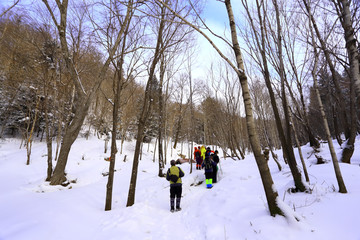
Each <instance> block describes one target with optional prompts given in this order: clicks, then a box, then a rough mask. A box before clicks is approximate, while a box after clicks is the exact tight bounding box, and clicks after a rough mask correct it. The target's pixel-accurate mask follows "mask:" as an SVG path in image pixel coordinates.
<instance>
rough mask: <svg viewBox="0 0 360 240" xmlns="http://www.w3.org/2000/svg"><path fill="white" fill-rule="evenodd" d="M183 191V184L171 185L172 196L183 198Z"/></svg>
mask: <svg viewBox="0 0 360 240" xmlns="http://www.w3.org/2000/svg"><path fill="white" fill-rule="evenodd" d="M181 193H182V185H175V186H171V185H170V198H175V196H176V198H181Z"/></svg>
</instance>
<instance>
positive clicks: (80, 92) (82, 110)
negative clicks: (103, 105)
mask: <svg viewBox="0 0 360 240" xmlns="http://www.w3.org/2000/svg"><path fill="white" fill-rule="evenodd" d="M43 3H44V4H45V6H46V8H47V10H48V11H49V13H50V15H51V17H52V20H53V22H54V24H55V25H56V26H57V28H58V33H59V39H60V44H61V52H62V55H63V59H64V61H65V64H66V68H67V70H68V71H69V74H70V77H71V79H72V82H73V84H74V85H75V89H76V96H77V97H76V98H75V101H74V103H75V114H74V118H73V120H72V121H71V123H70V125H69V127H68V129H67V130H66V131H65V134H64V136H63V142H62V145H61V148H60V153H59V159H58V162H57V164H56V167H55V169H54V174H53V176H52V178H51V182H50V184H51V185H59V184H62V183H63V182H65V181H66V177H65V167H66V164H67V160H68V156H69V152H70V149H71V146H72V144H73V143H74V141H75V140H76V138H77V136H78V134H79V132H80V130H81V126H82V124H83V122H84V119H85V117H86V115H87V112H88V110H89V106H90V103H91V101H92V99H93V98H94V96H95V93H96V91H97V89H98V88H99V86H100V84H101V82H102V81H103V80H104V79H105V74H106V72H107V70H108V68H109V65H110V62H111V60H112V58H113V56H114V54H115V51H116V49H117V48H118V46H119V44H120V40H121V38H122V34H123V32H124V28H125V25H126V24H124V25H123V26H122V27H121V29H120V30H119V32H118V34H117V38H116V40H115V42H114V45H113V46H109V52H108V54H109V55H108V58H107V59H106V61H105V63H104V65H103V67H102V68H101V70H100V72H99V74H98V77H97V81H96V82H95V83H94V84H93V85H92V88H91V89H90V90H89V92H88V93H86V92H85V90H84V88H83V86H82V83H81V79H80V77H79V75H78V72H77V70H76V68H75V64H74V62H73V60H72V57H71V54H70V50H69V47H68V42H67V37H66V26H67V13H68V0H64V1H63V2H60V1H58V2H57V7H58V10H59V12H60V22H58V20H57V19H56V16H55V14H54V12H53V9H52V8H51V6H50V5H49V3H48V1H47V0H43Z"/></svg>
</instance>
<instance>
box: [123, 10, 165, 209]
mask: <svg viewBox="0 0 360 240" xmlns="http://www.w3.org/2000/svg"><path fill="white" fill-rule="evenodd" d="M164 27H165V8H164V7H162V9H161V19H160V26H159V30H158V37H157V43H156V48H155V53H154V58H153V60H152V63H151V66H150V71H149V79H148V81H147V84H146V89H145V97H144V103H143V107H142V111H141V114H140V118H139V123H138V131H137V135H136V144H135V152H134V160H133V166H132V171H131V179H130V187H129V192H128V199H127V203H126V206H127V207H130V206H132V205H134V203H135V191H136V180H137V173H138V166H139V155H140V147H141V144H142V141H143V138H144V130H145V126H146V122H147V119H148V117H149V114H150V107H151V104H152V102H151V88H152V85H153V81H154V78H155V75H154V74H155V68H156V65H157V64H158V62H159V60H160V57H161V55H162V53H163V52H164V49H163V48H161V43H162V40H163V31H164Z"/></svg>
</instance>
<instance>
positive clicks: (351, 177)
mask: <svg viewBox="0 0 360 240" xmlns="http://www.w3.org/2000/svg"><path fill="white" fill-rule="evenodd" d="M359 141H360V138H358V139H357V142H359ZM19 145H20V141H19V140H14V139H6V141H2V142H0V187H1V195H0V239H1V240H19V239H37V240H43V239H44V240H45V239H56V240H57V239H77V240H78V239H154V240H155V239H156V240H157V239H172V240H176V239H194V240H195V239H197V240H201V239H214V240H218V239H248V240H249V239H277V240H282V239H284V240H285V239H286V240H297V239H299V240H300V239H301V240H303V239H307V240H311V239H314V240H315V239H327V240H335V239H344V240H360V228H359V227H358V226H359V222H360V215H359V213H360V204H359V202H360V151H359V148H360V144H358V146H357V147H356V152H355V154H354V157H353V159H352V161H353V162H352V164H351V165H348V164H342V163H340V167H341V171H342V175H343V178H344V181H345V184H346V187H347V189H348V192H349V193H348V194H340V193H338V192H337V190H336V189H337V188H338V187H337V182H336V178H335V173H334V169H333V165H332V163H331V162H328V163H326V164H322V165H316V164H314V163H315V162H316V160H315V158H314V156H313V155H310V152H311V148H309V147H308V146H305V147H303V148H302V151H303V154H304V156H305V161H306V164H307V165H308V172H309V175H310V185H309V186H310V188H311V189H312V190H313V191H312V194H309V193H296V194H291V193H288V192H287V191H286V190H287V189H288V188H290V187H292V186H293V180H292V177H291V174H290V170H289V168H288V166H286V165H285V164H283V163H282V166H283V170H282V171H281V172H279V171H278V169H277V166H276V165H275V163H274V161H273V160H272V159H270V161H269V166H270V169H271V172H272V176H273V179H274V183H275V187H276V188H277V190H278V192H279V196H280V198H281V199H282V200H283V201H284V202H285V203H286V204H287V205H288V206H290V207H291V208H292V209H293V210H295V211H296V213H297V214H298V215H300V216H301V217H302V220H301V221H300V222H293V221H288V220H287V219H285V218H283V217H279V216H278V217H275V218H273V217H271V216H270V215H269V213H268V210H267V203H266V198H265V194H264V190H263V187H262V184H261V180H260V176H259V173H258V170H257V166H256V163H255V160H254V158H253V156H252V155H249V156H247V157H246V159H245V160H243V161H234V160H232V159H230V158H229V159H223V158H221V160H220V161H221V171H220V181H219V182H218V183H217V184H215V185H214V187H213V188H212V189H210V190H209V189H206V187H205V184H204V183H203V184H201V185H198V186H196V183H198V182H199V181H202V180H204V174H203V171H200V170H195V169H194V172H193V173H192V174H189V172H190V165H189V164H182V165H180V167H181V168H182V169H183V170H184V172H185V177H184V178H183V198H182V203H181V207H182V209H183V210H182V211H181V212H176V213H170V211H169V183H168V182H167V181H166V180H165V179H164V178H159V177H157V173H158V163H157V162H155V163H154V162H153V160H152V159H153V152H152V150H153V146H150V151H149V152H147V150H146V148H147V147H145V146H144V150H143V151H144V153H143V156H142V160H141V162H140V164H139V174H138V180H137V190H136V200H135V205H134V206H132V207H128V208H127V207H125V206H126V201H127V194H128V188H129V181H130V172H131V168H132V158H133V151H134V143H133V142H131V143H125V147H124V154H122V155H120V154H118V155H117V159H116V161H117V162H116V173H115V180H114V192H113V203H112V210H111V211H107V212H105V211H104V206H105V191H106V183H107V177H104V176H103V175H102V173H104V172H107V171H108V165H109V163H108V162H106V161H104V157H108V154H104V153H103V152H104V141H103V140H98V139H97V138H92V139H89V140H85V139H78V140H77V141H76V142H75V143H74V146H73V148H72V150H71V152H70V157H69V161H68V165H67V169H66V171H67V173H68V175H67V177H68V179H69V180H75V179H76V183H72V184H70V185H69V186H68V187H58V186H49V184H48V183H45V182H44V179H45V177H46V168H47V166H46V160H47V156H46V146H45V144H44V143H38V142H35V143H34V146H33V151H32V152H33V153H32V160H31V164H30V166H26V165H25V163H26V150H25V149H24V148H21V149H19ZM335 145H336V144H335ZM294 150H295V152H296V153H297V149H294ZM340 150H341V149H340V148H338V149H337V151H338V152H340ZM169 152H170V151H169ZM277 154H278V155H279V156H281V151H277ZM124 155H127V162H125V163H124V162H123V161H122V160H123V158H124ZM321 155H322V156H323V157H324V158H325V159H327V160H331V158H330V154H329V153H328V149H327V146H326V145H323V146H322V152H321ZM308 157H309V158H308ZM171 158H173V159H176V158H177V156H176V152H175V151H174V152H173V157H171V156H170V155H169V156H168V159H171ZM299 166H301V165H300V163H299ZM168 167H169V165H167V166H166V169H167V168H168Z"/></svg>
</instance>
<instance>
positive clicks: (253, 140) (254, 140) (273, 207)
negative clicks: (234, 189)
mask: <svg viewBox="0 0 360 240" xmlns="http://www.w3.org/2000/svg"><path fill="white" fill-rule="evenodd" d="M225 5H226V9H227V13H228V17H229V23H230V29H231V38H232V43H233V50H234V53H235V57H236V63H237V74H238V77H239V80H240V84H241V88H242V92H243V101H244V105H245V112H246V123H247V130H248V134H249V139H250V144H251V147H252V150H253V152H254V156H255V160H256V163H257V165H258V168H259V172H260V176H261V180H262V182H263V186H264V190H265V194H266V198H267V200H268V206H269V211H270V214H271V215H272V216H275V215H277V214H280V215H284V213H283V212H282V210H281V209H280V207H279V206H278V204H277V201H276V199H277V197H278V193H277V191H276V190H275V189H274V186H273V185H274V182H273V180H272V177H271V174H270V170H269V167H268V165H267V163H266V160H265V158H264V155H263V154H262V153H261V146H260V141H259V138H258V135H257V133H256V126H255V121H254V117H253V110H252V106H251V97H250V93H249V86H248V82H247V77H246V74H245V71H244V69H245V68H244V64H243V59H242V56H241V50H240V45H239V42H238V39H237V34H236V25H235V18H234V14H233V11H232V7H231V3H230V0H225Z"/></svg>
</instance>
